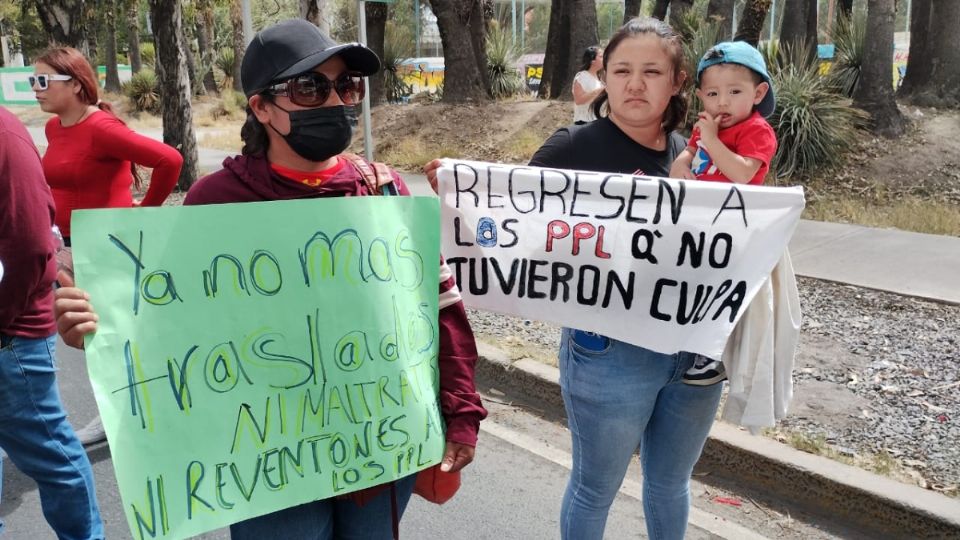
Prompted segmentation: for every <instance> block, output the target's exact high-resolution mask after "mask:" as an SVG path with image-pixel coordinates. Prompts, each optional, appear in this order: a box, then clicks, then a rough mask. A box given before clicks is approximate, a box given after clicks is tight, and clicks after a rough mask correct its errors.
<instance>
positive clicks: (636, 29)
mask: <svg viewBox="0 0 960 540" xmlns="http://www.w3.org/2000/svg"><path fill="white" fill-rule="evenodd" d="M643 34H653V35H654V36H656V37H658V38H660V41H661V42H662V44H663V48H664V49H665V50H666V51H667V54H668V55H669V56H670V60H671V62H672V66H671V67H672V68H673V77H674V80H676V79H677V78H679V77H680V74H681V73H682V72H684V71H685V70H684V55H683V38H682V37H680V34H678V33H677V32H675V31H674V30H673V28H671V27H670V25H668V24H667V23H665V22H663V21H661V20H660V19H654V18H652V17H637V18H634V19H630V20H629V21H627V22H626V24H624V25H623V26H621V27H620V29H619V30H617V31H616V32H615V33H614V34H613V36H611V37H610V42H609V43H608V44H607V48H606V51H605V52H604V55H603V70H604V71H606V70H607V62H608V61H609V60H610V57H611V56H613V53H614V51H616V50H617V47H619V46H620V44H621V43H623V40H625V39H627V38H634V37H639V36H641V35H643ZM688 87H689V79H684V80H683V81H682V84H681V85H680V91H679V92H677V94H676V95H674V96H671V97H670V103H669V104H668V105H667V110H666V111H665V112H664V114H663V123H662V126H663V130H664V131H665V132H667V133H670V132H671V131H673V130H675V129H677V127H678V126H679V125H680V123H681V122H683V121H684V119H686V117H687V107H688V100H687V88H688ZM608 99H609V98H608V96H607V90H606V88H604V89H603V91H601V92H600V95H599V96H597V98H596V99H595V100H593V104H592V105H591V107H592V108H593V114H595V115H596V116H597V118H600V117H602V116H607V114H606V112H607V111H606V108H607V107H606V105H607V101H608ZM601 113H603V114H601Z"/></svg>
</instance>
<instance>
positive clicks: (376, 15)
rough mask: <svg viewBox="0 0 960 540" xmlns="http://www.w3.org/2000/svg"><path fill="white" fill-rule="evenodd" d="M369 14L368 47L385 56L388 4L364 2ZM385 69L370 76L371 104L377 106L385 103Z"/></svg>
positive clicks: (381, 56)
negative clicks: (384, 41) (384, 44)
mask: <svg viewBox="0 0 960 540" xmlns="http://www.w3.org/2000/svg"><path fill="white" fill-rule="evenodd" d="M364 5H365V6H366V8H365V10H366V14H367V47H370V49H371V50H372V51H373V52H375V53H377V56H378V57H380V58H383V40H384V38H385V37H386V31H387V6H388V5H389V4H385V3H382V2H364ZM383 71H384V70H382V69H381V70H380V71H379V72H378V73H376V74H375V75H371V76H370V77H369V79H368V80H369V81H370V89H369V90H370V106H376V105H379V104H381V103H383V100H384V97H383V96H384V91H383Z"/></svg>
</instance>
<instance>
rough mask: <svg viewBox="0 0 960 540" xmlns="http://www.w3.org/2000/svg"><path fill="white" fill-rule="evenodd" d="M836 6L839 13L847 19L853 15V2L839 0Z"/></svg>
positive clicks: (851, 0) (850, 0)
mask: <svg viewBox="0 0 960 540" xmlns="http://www.w3.org/2000/svg"><path fill="white" fill-rule="evenodd" d="M838 6H839V7H840V10H839V13H842V14H843V15H844V16H845V17H847V18H848V19H849V18H850V17H851V16H852V15H853V0H840V1H839V3H838Z"/></svg>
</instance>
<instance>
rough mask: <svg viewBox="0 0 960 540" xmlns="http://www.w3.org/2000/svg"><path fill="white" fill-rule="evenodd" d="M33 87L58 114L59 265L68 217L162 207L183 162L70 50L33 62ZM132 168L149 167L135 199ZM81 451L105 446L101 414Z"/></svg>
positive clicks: (66, 255) (50, 159)
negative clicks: (134, 120) (103, 91)
mask: <svg viewBox="0 0 960 540" xmlns="http://www.w3.org/2000/svg"><path fill="white" fill-rule="evenodd" d="M30 85H31V86H32V87H33V91H34V93H35V94H36V97H37V101H38V102H39V103H40V108H41V109H42V110H43V111H45V112H49V113H54V114H55V115H56V116H54V117H53V118H51V119H50V120H49V121H48V122H47V126H46V135H47V151H46V152H45V153H44V154H43V173H44V175H45V176H46V178H47V183H48V184H50V189H51V190H52V191H53V200H54V202H55V203H56V207H57V221H56V224H57V227H58V228H59V229H60V231H61V234H62V235H63V241H64V244H65V245H66V247H67V248H68V249H65V250H63V251H62V252H61V253H60V254H59V255H58V259H59V260H60V262H61V266H66V267H68V268H70V267H72V266H73V265H72V261H71V259H70V249H69V248H70V216H71V215H72V212H73V211H74V210H76V209H81V208H129V207H131V206H160V205H161V204H163V201H164V200H166V198H167V196H169V195H170V192H171V191H172V190H173V187H174V186H175V185H176V183H177V178H178V177H179V176H180V167H181V166H182V165H183V156H181V155H180V153H179V152H177V150H176V149H174V148H173V147H171V146H168V145H166V144H163V143H162V142H159V141H155V140H153V139H151V138H149V137H144V136H143V135H139V134H137V133H135V132H134V131H132V130H131V129H130V128H128V127H127V126H126V124H124V123H123V121H121V120H120V119H119V118H117V117H116V116H115V115H114V114H113V108H112V107H111V106H110V104H109V103H107V102H105V101H101V100H100V98H99V97H98V96H99V94H98V92H99V88H100V87H99V85H98V84H97V78H96V75H95V74H94V72H93V68H92V67H90V62H88V61H87V59H86V58H85V57H84V56H83V54H82V53H81V52H80V51H78V50H76V49H74V48H72V47H55V48H52V49H48V50H47V51H46V52H44V53H43V54H42V55H40V57H39V58H38V59H37V62H36V63H35V64H34V74H33V75H32V76H31V77H30ZM137 165H143V166H145V167H150V168H152V169H153V173H152V174H151V176H150V186H149V187H148V188H147V193H146V195H144V197H143V199H142V200H140V201H135V200H134V199H133V194H132V193H131V191H130V187H131V186H132V185H134V184H136V187H137V189H140V187H141V186H140V177H139V176H138V174H137ZM77 435H78V436H79V437H80V441H81V442H82V443H83V444H84V445H88V444H95V443H99V442H102V441H104V440H106V438H107V435H106V433H105V432H104V430H103V423H102V422H101V421H100V416H99V415H98V416H97V417H96V418H94V419H93V420H92V421H91V422H90V423H89V424H88V425H86V426H85V427H83V428H82V429H80V431H78V432H77Z"/></svg>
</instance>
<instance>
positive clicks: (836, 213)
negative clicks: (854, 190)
mask: <svg viewBox="0 0 960 540" xmlns="http://www.w3.org/2000/svg"><path fill="white" fill-rule="evenodd" d="M865 199H867V200H865ZM803 217H804V218H806V219H813V220H817V221H831V222H839V223H856V224H859V225H864V226H867V227H883V228H889V227H893V228H896V229H901V230H904V231H913V232H918V233H927V234H940V235H949V236H960V205H956V204H951V203H948V202H942V201H937V200H930V199H926V198H923V197H918V196H913V195H906V196H902V197H899V198H896V199H889V200H882V199H881V200H869V198H865V197H863V196H859V195H841V194H835V195H831V196H828V197H824V198H822V199H819V200H816V201H813V202H811V204H809V205H808V206H807V208H806V209H805V210H804V213H803Z"/></svg>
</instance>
